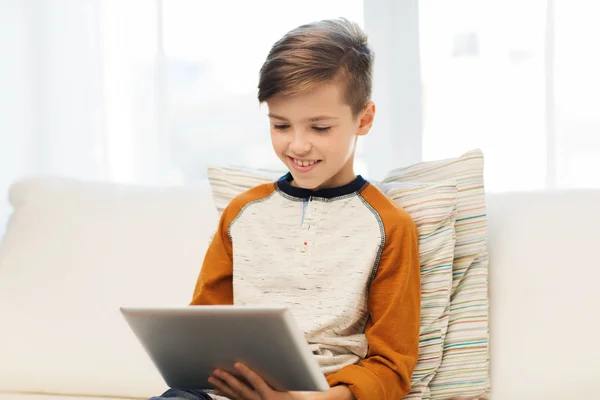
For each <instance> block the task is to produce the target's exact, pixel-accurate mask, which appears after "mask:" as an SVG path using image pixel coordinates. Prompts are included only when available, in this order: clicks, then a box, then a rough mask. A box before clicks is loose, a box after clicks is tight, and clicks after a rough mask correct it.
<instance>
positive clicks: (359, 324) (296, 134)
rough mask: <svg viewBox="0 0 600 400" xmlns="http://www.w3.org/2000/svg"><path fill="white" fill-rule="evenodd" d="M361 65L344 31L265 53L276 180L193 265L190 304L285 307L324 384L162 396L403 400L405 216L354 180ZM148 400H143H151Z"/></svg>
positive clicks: (332, 23)
mask: <svg viewBox="0 0 600 400" xmlns="http://www.w3.org/2000/svg"><path fill="white" fill-rule="evenodd" d="M373 57H374V56H373V53H372V51H371V50H370V49H369V47H368V43H367V37H366V35H365V34H364V32H363V31H362V30H361V29H360V27H358V26H357V25H356V24H354V23H351V22H349V21H347V20H345V19H337V20H324V21H319V22H315V23H312V24H308V25H303V26H300V27H298V28H296V29H294V30H292V31H290V32H289V33H287V34H286V35H285V36H284V37H283V38H281V39H280V40H279V41H278V42H277V43H275V44H274V46H273V47H272V49H271V51H270V53H269V55H268V57H267V59H266V61H265V63H264V65H263V67H262V68H261V70H260V79H259V94H258V98H259V101H260V102H261V103H266V104H267V106H268V110H269V119H270V122H271V140H272V144H273V149H274V151H275V152H276V153H277V155H278V156H279V158H280V159H281V161H282V162H283V163H284V164H285V165H286V167H287V168H288V169H289V171H290V172H289V173H288V174H287V175H285V176H284V177H282V178H281V179H280V180H278V181H277V182H274V183H270V184H264V185H260V186H258V187H255V188H253V189H251V190H249V191H247V192H245V193H243V194H241V195H240V196H238V197H236V198H235V199H234V200H233V201H232V202H231V203H230V204H229V205H228V207H227V208H226V209H225V211H224V212H223V215H222V217H221V220H220V222H219V227H218V231H217V233H216V234H215V236H214V238H213V241H212V243H211V245H210V247H209V249H208V251H207V253H206V257H205V260H204V264H203V266H202V269H201V271H200V275H199V278H198V282H197V284H196V288H195V291H194V294H193V299H192V302H191V304H192V305H217V304H219V305H223V304H225V305H228V304H236V305H261V304H269V305H280V306H286V307H289V308H290V310H291V311H292V314H293V315H294V317H295V319H296V321H297V323H298V325H299V326H300V328H301V329H302V331H303V332H304V333H305V337H306V340H307V342H308V344H309V346H310V348H311V349H312V351H313V354H314V356H315V358H316V360H317V361H318V363H319V365H320V367H321V370H322V371H323V373H324V374H325V375H326V378H327V381H328V383H329V385H330V387H331V388H330V390H329V391H327V392H323V393H310V394H303V393H292V392H276V391H273V390H272V389H271V388H269V387H268V386H267V385H266V384H265V382H264V381H263V380H262V379H261V378H260V377H259V376H258V375H256V374H255V373H254V372H252V371H250V370H248V369H247V368H246V367H244V366H236V368H238V372H239V373H240V374H241V375H242V376H244V377H245V378H246V380H247V382H248V383H242V382H241V381H239V380H237V379H236V378H235V377H234V376H233V375H231V374H229V373H227V372H226V371H220V370H218V371H215V373H214V375H213V376H212V377H211V379H210V382H211V384H213V385H214V386H215V388H216V392H215V394H208V393H205V392H203V391H198V390H169V391H167V392H166V393H165V394H163V398H181V399H209V398H211V397H210V396H213V397H216V395H221V396H225V397H226V398H230V399H240V400H261V399H262V400H270V399H280V400H284V399H308V398H310V399H358V400H364V399H373V400H399V399H400V398H402V397H403V396H404V395H406V394H407V393H408V392H409V390H410V379H411V375H412V372H413V369H414V367H415V364H416V362H417V355H418V343H419V317H420V276H419V273H420V270H419V253H418V238H417V231H416V227H415V225H414V223H413V221H412V219H411V217H410V216H409V215H408V214H407V213H406V212H405V211H404V210H403V209H401V208H400V207H399V206H397V205H396V204H395V203H394V202H393V201H391V200H390V199H389V198H387V197H386V196H385V195H384V194H382V193H381V192H380V191H379V190H378V189H377V188H375V187H374V186H373V185H371V184H370V183H369V182H367V181H366V180H365V179H364V178H362V177H361V176H357V175H356V174H355V172H354V167H353V164H354V154H355V151H356V142H357V138H358V137H359V136H363V135H366V134H367V133H368V132H369V130H370V129H371V126H372V124H373V120H374V116H375V105H374V104H373V102H372V101H371V99H370V97H371V85H372V83H371V81H372V64H373ZM155 399H156V398H155Z"/></svg>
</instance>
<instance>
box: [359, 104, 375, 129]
mask: <svg viewBox="0 0 600 400" xmlns="http://www.w3.org/2000/svg"><path fill="white" fill-rule="evenodd" d="M360 115H361V116H360V123H359V124H358V132H357V135H359V136H364V135H366V134H367V133H369V131H370V130H371V126H373V121H374V120H375V103H373V102H372V101H370V102H369V103H367V105H366V106H365V108H364V110H363V111H362V113H361V114H360Z"/></svg>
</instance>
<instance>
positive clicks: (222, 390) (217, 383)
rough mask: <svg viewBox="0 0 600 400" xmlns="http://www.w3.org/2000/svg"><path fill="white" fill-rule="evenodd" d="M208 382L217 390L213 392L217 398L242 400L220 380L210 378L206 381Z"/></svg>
mask: <svg viewBox="0 0 600 400" xmlns="http://www.w3.org/2000/svg"><path fill="white" fill-rule="evenodd" d="M208 382H210V384H211V385H213V386H214V387H216V388H217V390H215V393H217V394H218V395H219V396H225V397H228V398H230V399H232V400H243V399H242V398H240V397H239V396H238V395H237V394H236V393H235V392H234V391H233V389H232V388H230V387H229V386H228V385H227V384H226V383H225V382H223V381H222V380H221V379H219V378H216V377H214V376H211V377H210V378H209V379H208Z"/></svg>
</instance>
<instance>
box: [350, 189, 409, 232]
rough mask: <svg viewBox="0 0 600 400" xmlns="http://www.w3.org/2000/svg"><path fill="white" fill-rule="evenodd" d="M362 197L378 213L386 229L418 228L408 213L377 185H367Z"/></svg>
mask: <svg viewBox="0 0 600 400" xmlns="http://www.w3.org/2000/svg"><path fill="white" fill-rule="evenodd" d="M361 195H362V197H363V198H364V199H365V201H366V202H367V203H369V205H370V206H371V207H372V208H373V209H374V210H375V212H377V214H378V215H379V217H380V218H381V220H382V222H383V224H384V226H386V228H395V229H398V228H402V229H406V228H410V229H415V228H416V225H415V222H414V220H413V218H412V216H411V215H410V214H409V213H408V211H406V210H405V209H404V208H403V207H402V206H400V205H399V204H398V203H396V202H395V201H394V200H392V199H391V198H390V197H388V196H387V195H386V194H385V193H383V192H382V191H381V190H379V189H378V188H377V187H376V186H375V185H373V184H369V185H367V186H366V187H365V188H364V189H363V191H362V192H361Z"/></svg>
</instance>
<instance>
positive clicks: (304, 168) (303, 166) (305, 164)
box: [288, 156, 321, 172]
mask: <svg viewBox="0 0 600 400" xmlns="http://www.w3.org/2000/svg"><path fill="white" fill-rule="evenodd" d="M288 158H289V159H290V162H291V164H292V167H293V168H294V170H296V171H298V172H308V171H310V170H312V169H313V168H315V167H316V166H317V165H319V163H321V160H300V159H297V158H293V157H289V156H288Z"/></svg>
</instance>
